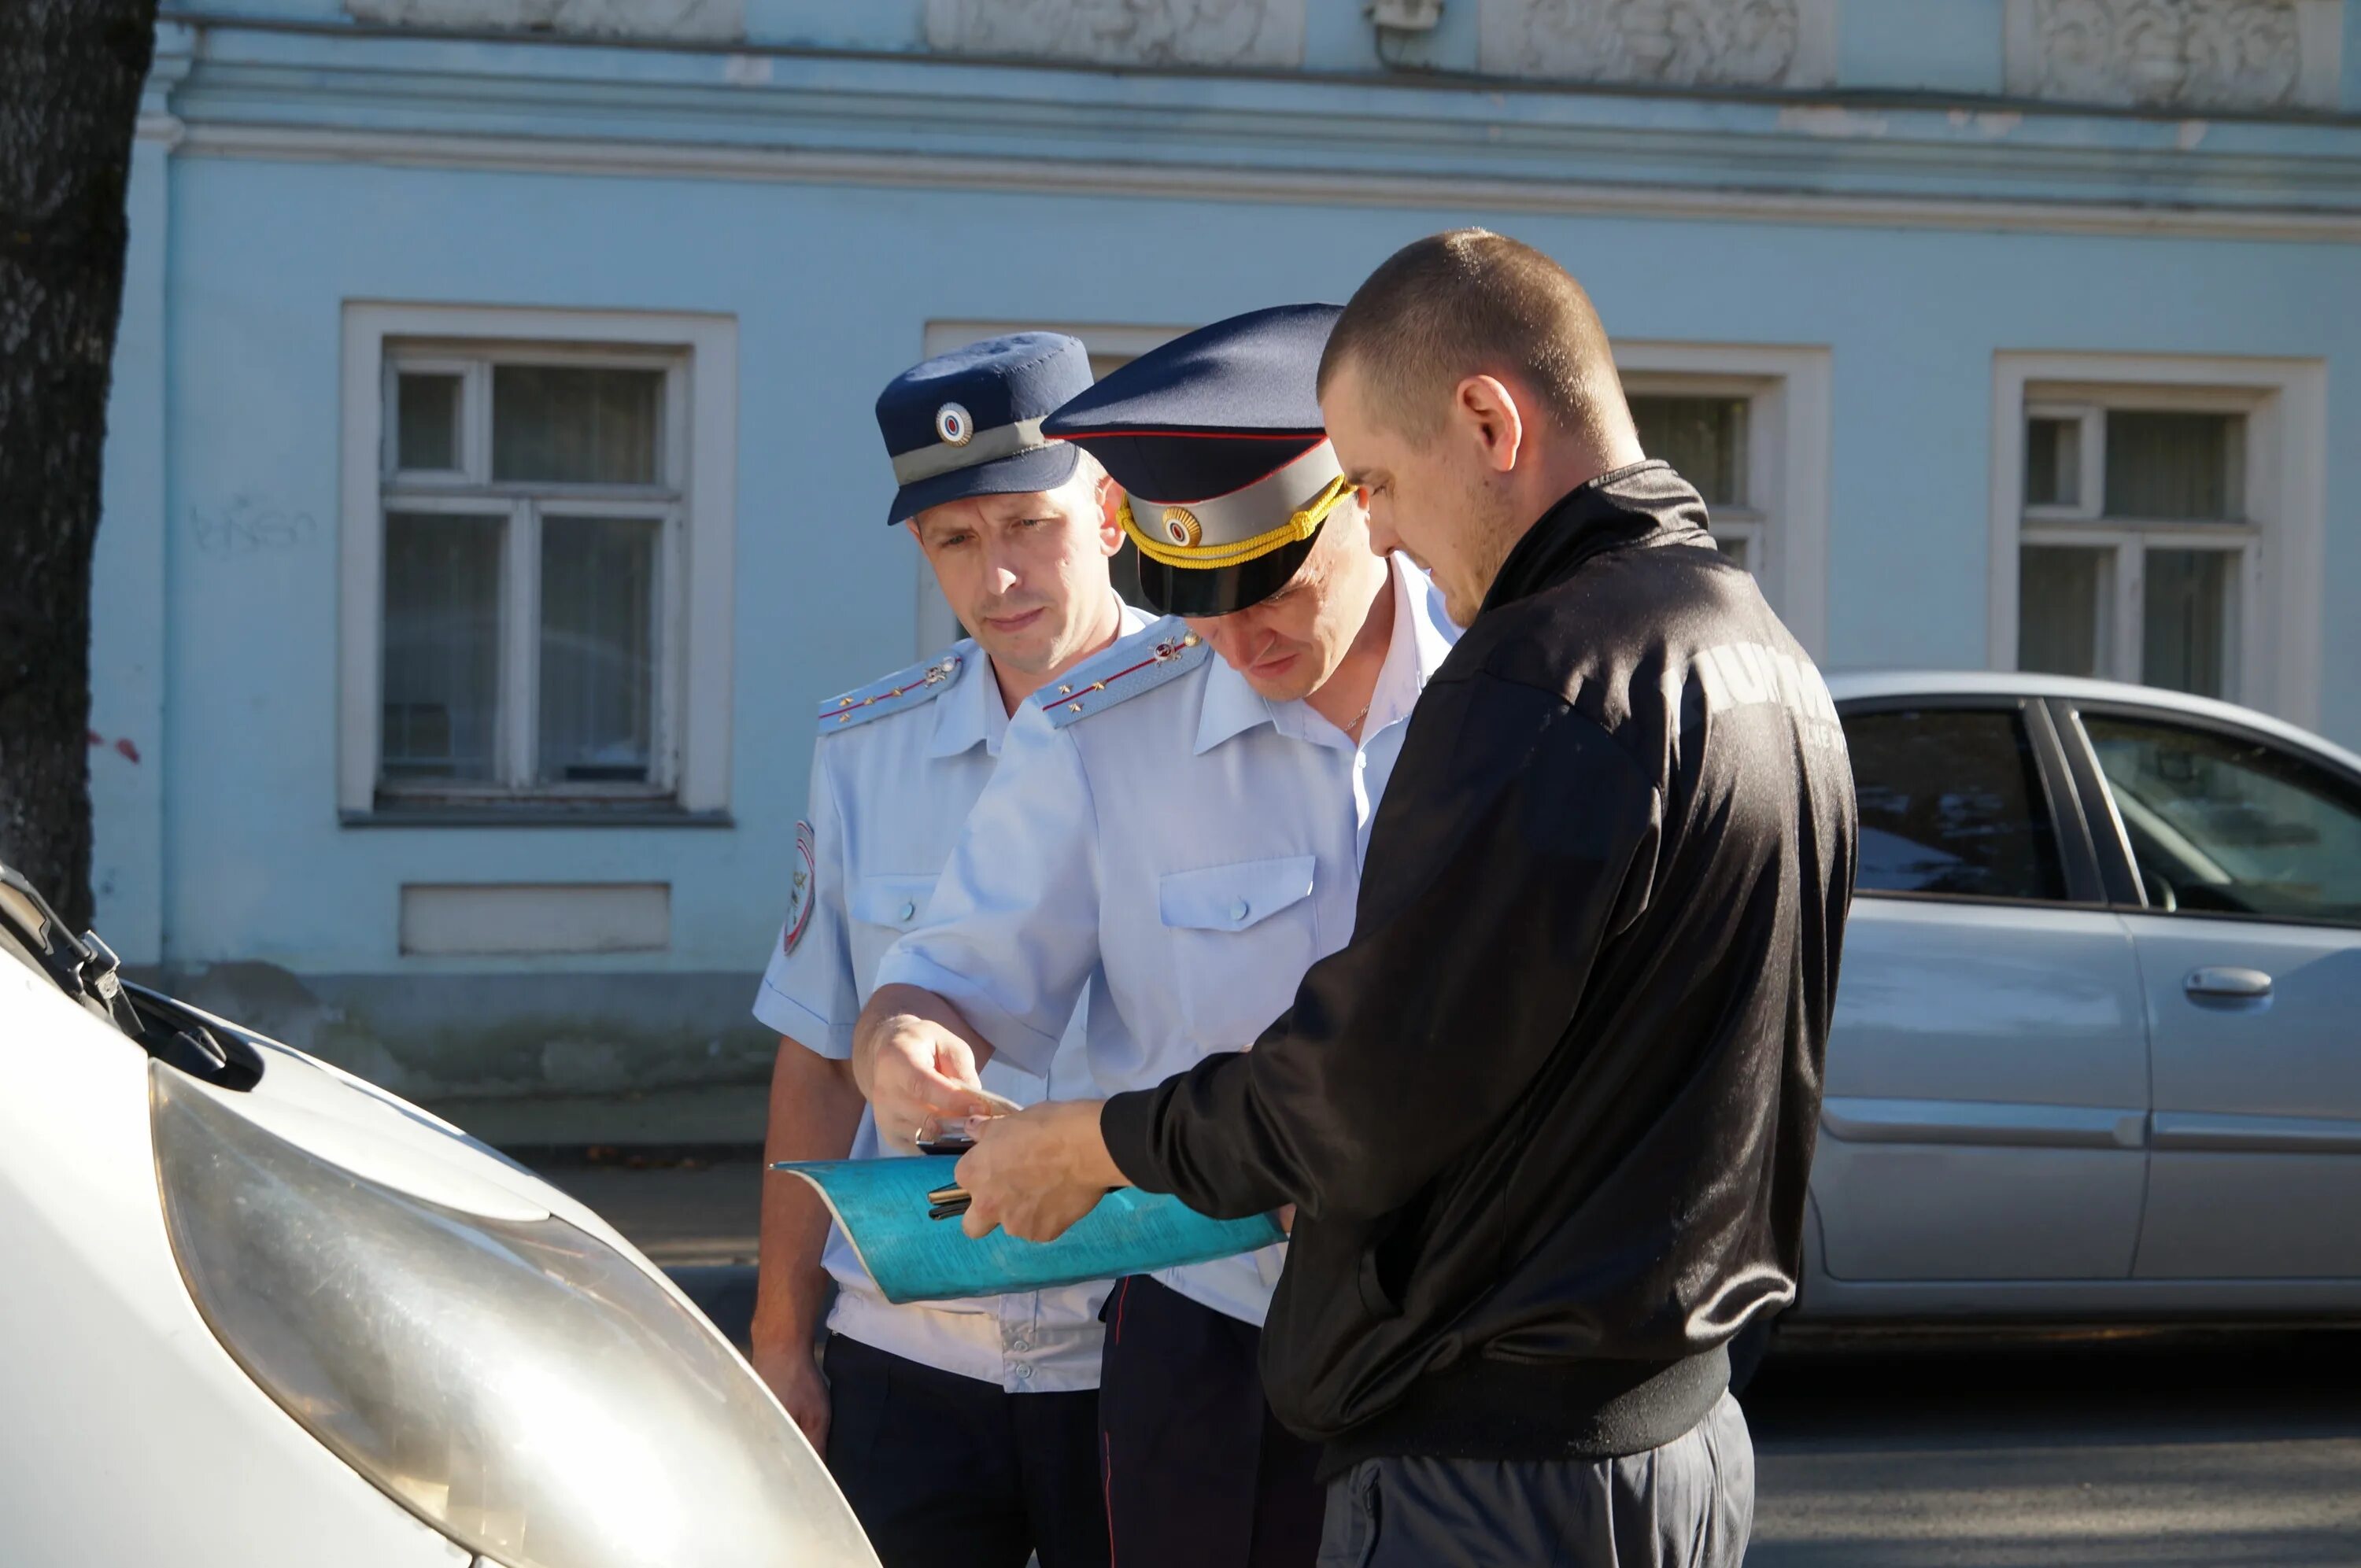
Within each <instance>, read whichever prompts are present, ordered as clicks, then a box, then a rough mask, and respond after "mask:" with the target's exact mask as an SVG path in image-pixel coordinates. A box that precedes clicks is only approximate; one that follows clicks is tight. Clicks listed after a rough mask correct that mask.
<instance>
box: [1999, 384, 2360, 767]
mask: <svg viewBox="0 0 2361 1568" xmlns="http://www.w3.org/2000/svg"><path fill="white" fill-rule="evenodd" d="M1993 428H1994V431H1995V436H1996V438H1995V440H1994V442H1993V467H1992V496H1993V535H1992V542H1993V554H1992V565H1993V586H1992V598H1991V637H1992V653H1993V663H1994V664H1995V665H1996V666H1998V667H2002V668H2007V667H2012V666H2013V667H2015V668H2018V669H2024V670H2029V671H2039V672H2044V673H2048V674H2072V675H2089V676H2096V677H2100V678H2103V679H2113V680H2123V681H2133V682H2139V683H2142V684H2146V685H2156V686H2164V687H2169V688H2172V689H2174V690H2179V691H2187V692H2194V693H2198V694H2200V695H2203V696H2220V697H2224V698H2227V699H2229V700H2231V701H2234V702H2242V703H2246V704H2248V705H2250V706H2254V707H2263V708H2267V709H2268V710H2270V711H2273V712H2276V713H2278V714H2279V715H2281V716H2282V717H2284V718H2291V719H2294V720H2295V721H2296V722H2298V723H2311V722H2314V721H2315V720H2316V713H2317V708H2318V705H2319V694H2320V679H2321V658H2322V652H2321V647H2322V615H2323V603H2322V598H2321V588H2320V581H2321V565H2322V560H2323V554H2324V553H2325V552H2324V545H2325V532H2326V517H2325V511H2326V508H2325V500H2326V486H2325V452H2326V439H2327V399H2326V376H2325V373H2324V369H2323V366H2322V365H2321V363H2320V362H2319V361H2317V360H2302V359H2264V358H2231V357H2201V356H2165V355H2105V354H2059V353H2043V352H2008V353H2003V354H2000V355H1998V356H1995V359H1994V378H1993Z"/></svg>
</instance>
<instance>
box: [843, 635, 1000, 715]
mask: <svg viewBox="0 0 2361 1568" xmlns="http://www.w3.org/2000/svg"><path fill="white" fill-rule="evenodd" d="M973 651H974V647H973V644H972V643H969V642H961V643H959V644H957V645H956V646H954V647H952V648H950V649H949V650H947V651H945V652H942V653H940V654H938V655H937V656H936V657H934V658H932V659H928V660H926V661H924V662H923V663H916V664H913V665H911V666H910V667H909V668H908V669H906V670H896V671H895V673H894V674H890V675H888V676H886V677H885V678H884V680H882V681H872V682H870V683H869V684H868V685H865V686H861V687H858V688H856V689H855V690H852V691H849V692H846V693H845V694H844V695H843V696H832V697H830V698H829V699H828V700H827V701H826V702H824V703H821V704H820V705H819V732H820V733H821V734H823V735H832V734H834V733H835V732H836V731H838V730H840V729H852V728H853V727H854V726H856V725H862V724H866V723H868V722H869V721H870V720H871V719H873V718H884V717H885V716H886V715H887V714H889V713H900V712H902V711H903V710H904V709H905V708H912V707H917V706H918V705H919V704H921V703H928V702H932V701H934V700H935V698H937V697H939V696H942V695H943V693H945V692H947V691H949V690H950V689H951V683H952V682H954V681H956V680H958V679H959V673H960V668H961V665H963V664H965V663H967V661H968V658H969V656H970V655H971V654H972V652H973Z"/></svg>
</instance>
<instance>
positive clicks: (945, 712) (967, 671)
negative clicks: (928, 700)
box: [927, 641, 1008, 757]
mask: <svg viewBox="0 0 2361 1568" xmlns="http://www.w3.org/2000/svg"><path fill="white" fill-rule="evenodd" d="M956 652H958V653H959V655H960V671H959V676H958V679H957V680H955V681H954V682H953V683H952V685H951V689H950V690H949V691H947V692H945V693H943V695H942V696H939V697H937V698H936V699H935V733H934V738H933V739H932V740H929V741H928V743H927V755H928V756H929V757H957V756H960V755H961V754H963V753H965V752H968V751H973V750H974V749H975V748H976V747H978V746H982V747H983V750H984V754H985V755H986V756H992V757H997V756H998V755H1000V738H1001V737H1002V736H1003V735H1005V734H1006V733H1007V732H1008V710H1007V709H1006V708H1005V707H1002V706H1001V702H1000V682H999V681H998V680H997V679H995V678H994V675H993V673H992V656H991V655H990V654H988V653H986V652H984V651H983V649H982V648H980V647H978V646H977V645H976V644H975V642H974V641H965V642H961V644H960V645H959V647H958V649H957V650H956Z"/></svg>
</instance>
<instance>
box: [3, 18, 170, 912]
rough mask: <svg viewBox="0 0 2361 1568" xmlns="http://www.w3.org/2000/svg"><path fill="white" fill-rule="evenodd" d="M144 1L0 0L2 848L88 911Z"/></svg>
mask: <svg viewBox="0 0 2361 1568" xmlns="http://www.w3.org/2000/svg"><path fill="white" fill-rule="evenodd" d="M155 47H156V0H0V860H4V861H6V862H7V863H8V864H10V865H12V866H14V867H16V869H17V870H18V871H21V872H24V873H25V875H26V876H27V877H28V878H30V879H31V880H32V882H33V884H34V885H35V886H37V887H38V888H40V889H41V891H42V892H43V893H45V894H48V896H49V901H50V903H52V904H53V905H56V906H57V909H58V912H59V914H60V915H61V916H64V918H65V919H66V920H67V921H69V922H70V923H71V926H72V927H74V928H75V929H77V930H78V929H80V928H82V927H83V926H84V925H86V924H87V923H88V921H89V919H90V915H91V895H90V847H91V827H90V748H89V741H90V562H91V546H92V543H93V541H94V540H95V538H96V537H97V534H98V509H99V473H100V463H101V460H102V457H103V455H104V449H105V445H106V392H107V384H108V382H109V381H110V380H111V379H112V378H113V373H114V360H115V318H116V317H117V315H119V314H120V313H121V310H122V305H123V251H124V244H125V239H126V228H125V224H124V214H123V201H124V187H125V184H126V181H128V180H129V179H130V174H131V139H132V135H133V132H134V131H135V130H136V129H137V124H138V118H139V93H140V88H141V85H142V84H143V83H144V82H145V81H146V80H147V76H148V57H149V55H150V54H151V53H152V52H153V50H154V49H155Z"/></svg>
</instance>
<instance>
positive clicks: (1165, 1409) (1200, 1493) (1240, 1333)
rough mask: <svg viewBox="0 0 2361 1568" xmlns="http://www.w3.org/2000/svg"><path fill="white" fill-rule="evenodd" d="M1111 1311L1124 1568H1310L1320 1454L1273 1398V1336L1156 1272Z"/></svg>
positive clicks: (1117, 1523) (1112, 1467)
mask: <svg viewBox="0 0 2361 1568" xmlns="http://www.w3.org/2000/svg"><path fill="white" fill-rule="evenodd" d="M1099 1316H1100V1318H1101V1319H1102V1321H1104V1322H1105V1324H1106V1352H1105V1359H1104V1362H1103V1363H1102V1364H1101V1366H1100V1371H1099V1425H1100V1429H1101V1431H1100V1438H1101V1462H1102V1464H1104V1468H1105V1474H1106V1508H1107V1524H1108V1526H1109V1529H1110V1531H1111V1534H1112V1536H1113V1539H1114V1543H1115V1568H1312V1563H1313V1560H1314V1559H1315V1558H1316V1557H1317V1556H1318V1553H1319V1551H1320V1520H1321V1512H1322V1508H1323V1495H1322V1492H1321V1488H1320V1485H1319V1483H1318V1482H1317V1481H1316V1480H1314V1479H1313V1475H1312V1472H1313V1468H1314V1466H1315V1464H1317V1462H1318V1459H1319V1451H1318V1450H1317V1449H1315V1448H1313V1447H1312V1445H1311V1444H1310V1443H1307V1442H1303V1441H1302V1440H1301V1439H1300V1438H1298V1437H1296V1436H1295V1435H1294V1434H1293V1433H1291V1432H1290V1431H1288V1430H1287V1429H1286V1428H1285V1427H1282V1426H1280V1425H1279V1420H1278V1418H1277V1417H1275V1416H1273V1415H1272V1414H1271V1413H1270V1406H1269V1405H1268V1403H1267V1402H1266V1401H1265V1400H1264V1398H1263V1394H1262V1373H1261V1371H1260V1370H1259V1368H1258V1367H1257V1364H1256V1360H1255V1356H1256V1352H1257V1348H1258V1347H1259V1345H1260V1343H1261V1340H1262V1334H1261V1332H1260V1331H1259V1330H1257V1329H1256V1328H1255V1327H1254V1326H1253V1325H1251V1324H1249V1323H1242V1322H1240V1321H1238V1320H1237V1319H1235V1318H1233V1317H1230V1316H1228V1315H1226V1314H1224V1313H1222V1312H1217V1311H1215V1310H1213V1309H1212V1308H1211V1307H1206V1306H1201V1305H1199V1304H1198V1303H1197V1302H1195V1301H1191V1299H1189V1298H1188V1297H1186V1296H1183V1295H1181V1294H1180V1292H1179V1291H1177V1290H1172V1289H1169V1288H1166V1287H1164V1286H1162V1285H1159V1284H1158V1283H1157V1282H1156V1281H1155V1280H1153V1279H1150V1278H1148V1277H1147V1276H1145V1275H1130V1276H1127V1277H1124V1278H1122V1279H1119V1280H1117V1281H1115V1288H1114V1289H1113V1290H1111V1291H1109V1292H1108V1293H1107V1299H1106V1306H1105V1307H1104V1310H1101V1312H1100V1314H1099Z"/></svg>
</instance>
